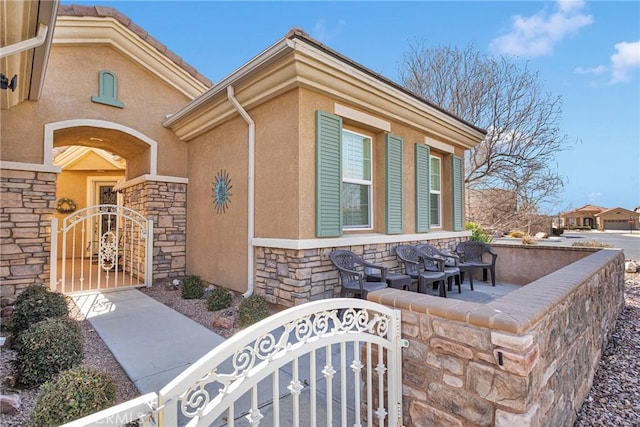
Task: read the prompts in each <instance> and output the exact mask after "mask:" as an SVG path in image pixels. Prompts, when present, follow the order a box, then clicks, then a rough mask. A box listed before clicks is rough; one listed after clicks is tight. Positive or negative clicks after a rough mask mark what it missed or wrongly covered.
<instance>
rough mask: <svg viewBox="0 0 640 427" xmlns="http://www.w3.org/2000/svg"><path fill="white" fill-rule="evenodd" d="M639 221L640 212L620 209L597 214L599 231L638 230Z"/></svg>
mask: <svg viewBox="0 0 640 427" xmlns="http://www.w3.org/2000/svg"><path fill="white" fill-rule="evenodd" d="M639 220H640V212H635V211H630V210H628V209H624V208H619V207H618V208H612V209H606V210H604V211H602V212H600V213H598V214H596V221H597V227H598V230H637V229H638V228H640V227H639V225H638V222H639Z"/></svg>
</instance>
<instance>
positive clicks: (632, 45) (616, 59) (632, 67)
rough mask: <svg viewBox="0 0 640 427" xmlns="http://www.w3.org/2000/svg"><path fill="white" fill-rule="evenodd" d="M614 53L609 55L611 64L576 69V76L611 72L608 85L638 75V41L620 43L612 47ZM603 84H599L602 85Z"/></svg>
mask: <svg viewBox="0 0 640 427" xmlns="http://www.w3.org/2000/svg"><path fill="white" fill-rule="evenodd" d="M614 48H615V50H616V53H614V54H613V55H611V57H610V59H611V64H610V65H609V66H606V65H598V66H597V67H586V68H585V67H577V68H576V69H575V70H574V72H575V73H576V74H593V75H601V74H604V73H605V72H608V71H610V72H611V79H610V80H609V83H610V84H616V83H624V82H628V81H630V80H631V79H632V76H633V75H634V72H635V75H636V76H637V75H639V74H640V40H638V41H636V42H620V43H616V44H615V46H614ZM602 83H604V82H600V84H602Z"/></svg>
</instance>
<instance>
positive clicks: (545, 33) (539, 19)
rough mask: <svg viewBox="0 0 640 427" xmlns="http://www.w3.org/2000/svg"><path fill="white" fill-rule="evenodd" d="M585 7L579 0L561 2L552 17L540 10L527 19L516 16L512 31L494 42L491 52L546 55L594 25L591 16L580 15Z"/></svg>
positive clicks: (533, 55) (561, 0)
mask: <svg viewBox="0 0 640 427" xmlns="http://www.w3.org/2000/svg"><path fill="white" fill-rule="evenodd" d="M584 5H585V3H584V1H581V0H577V1H570V0H560V1H558V2H557V4H556V6H557V11H556V12H554V13H551V14H550V13H549V12H548V11H546V10H542V11H540V12H538V13H536V14H535V15H533V16H528V17H527V16H521V15H516V16H514V17H513V22H512V27H511V31H510V32H509V33H507V34H505V35H502V36H500V37H498V38H496V39H494V40H493V41H492V42H491V48H492V49H493V50H494V51H495V52H498V53H504V54H510V55H521V56H531V57H536V56H543V55H548V54H550V53H551V52H553V47H554V46H555V44H556V43H558V42H560V41H561V40H563V39H564V38H566V37H568V36H571V35H574V34H577V33H578V31H580V29H581V28H582V27H585V26H587V25H590V24H592V23H593V16H591V15H587V14H585V13H583V12H582V9H583V8H584Z"/></svg>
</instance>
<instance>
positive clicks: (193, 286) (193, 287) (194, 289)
mask: <svg viewBox="0 0 640 427" xmlns="http://www.w3.org/2000/svg"><path fill="white" fill-rule="evenodd" d="M202 295H204V288H203V287H202V281H201V280H200V276H185V277H184V278H183V279H182V298H184V299H198V298H202Z"/></svg>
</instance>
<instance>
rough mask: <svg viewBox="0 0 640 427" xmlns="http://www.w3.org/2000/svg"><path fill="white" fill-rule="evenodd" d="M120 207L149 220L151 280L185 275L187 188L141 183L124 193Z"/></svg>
mask: <svg viewBox="0 0 640 427" xmlns="http://www.w3.org/2000/svg"><path fill="white" fill-rule="evenodd" d="M124 205H125V206H126V207H128V208H131V209H134V210H136V211H138V212H140V213H141V214H142V215H144V216H146V217H147V218H148V219H151V220H153V280H154V282H157V281H163V280H169V279H172V278H176V277H182V276H184V275H185V269H186V256H187V248H186V237H187V185H186V184H177V183H170V182H159V181H144V182H141V183H139V184H135V185H132V186H130V187H127V188H125V189H124Z"/></svg>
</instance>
